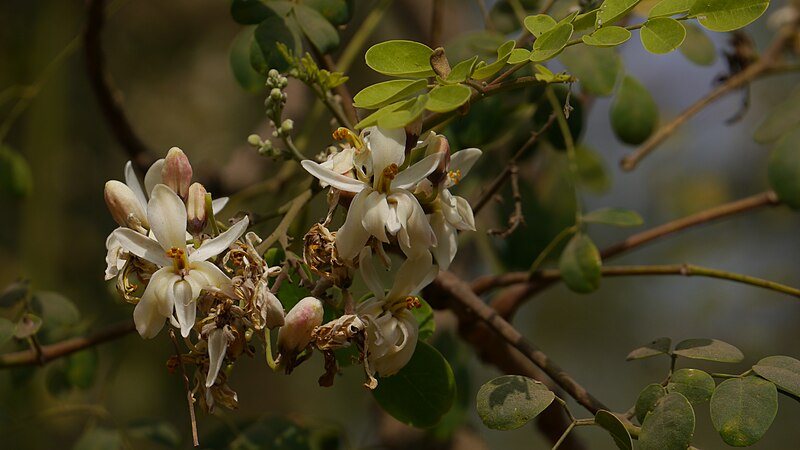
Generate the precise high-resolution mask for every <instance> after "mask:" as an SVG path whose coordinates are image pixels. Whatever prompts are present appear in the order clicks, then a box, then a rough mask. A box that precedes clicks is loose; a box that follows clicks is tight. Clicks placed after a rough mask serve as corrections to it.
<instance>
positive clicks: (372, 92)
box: [353, 79, 428, 109]
mask: <svg viewBox="0 0 800 450" xmlns="http://www.w3.org/2000/svg"><path fill="white" fill-rule="evenodd" d="M427 86H428V82H427V81H426V80H420V79H417V80H391V81H384V82H382V83H377V84H373V85H371V86H367V87H365V88H364V89H362V90H361V91H359V92H358V93H357V94H356V95H355V97H353V106H355V107H356V108H366V109H374V108H380V107H382V106H386V105H388V104H390V103H394V102H396V101H397V100H401V99H403V98H405V97H408V96H409V95H412V94H416V93H417V92H419V91H421V90H423V89H425V88H426V87H427Z"/></svg>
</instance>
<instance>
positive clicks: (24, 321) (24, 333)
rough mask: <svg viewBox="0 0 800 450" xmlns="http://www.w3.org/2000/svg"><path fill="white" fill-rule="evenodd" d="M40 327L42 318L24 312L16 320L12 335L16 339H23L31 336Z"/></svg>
mask: <svg viewBox="0 0 800 450" xmlns="http://www.w3.org/2000/svg"><path fill="white" fill-rule="evenodd" d="M41 327H42V318H41V317H39V316H37V315H35V314H31V313H26V314H25V315H24V316H22V317H21V318H20V319H19V321H18V322H17V325H16V327H15V328H14V337H16V338H17V339H25V338H28V337H30V336H33V335H34V334H36V333H37V332H38V331H39V328H41Z"/></svg>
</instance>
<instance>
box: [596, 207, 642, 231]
mask: <svg viewBox="0 0 800 450" xmlns="http://www.w3.org/2000/svg"><path fill="white" fill-rule="evenodd" d="M581 220H583V221H584V222H587V223H602V224H604V225H614V226H616V227H638V226H639V225H641V224H642V223H644V221H643V220H642V216H640V215H639V213H637V212H636V211H631V210H629V209H620V208H602V209H598V210H595V211H592V212H590V213H588V214H586V215H584V216H583V217H582V218H581Z"/></svg>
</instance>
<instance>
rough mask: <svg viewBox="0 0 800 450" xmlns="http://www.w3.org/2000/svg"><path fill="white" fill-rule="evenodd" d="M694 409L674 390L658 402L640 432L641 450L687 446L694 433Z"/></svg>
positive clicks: (660, 449) (671, 448)
mask: <svg viewBox="0 0 800 450" xmlns="http://www.w3.org/2000/svg"><path fill="white" fill-rule="evenodd" d="M694 422H695V419H694V410H693V409H692V405H691V404H690V403H689V400H686V397H684V396H683V395H681V394H679V393H677V392H672V393H669V394H667V395H665V396H664V397H663V398H661V400H659V401H658V403H656V407H655V408H653V410H652V411H651V412H650V413H649V414H648V415H647V417H645V419H644V422H643V423H642V429H641V431H640V432H639V450H673V449H679V448H681V449H683V448H687V447H688V446H689V444H690V443H691V442H692V435H693V434H694Z"/></svg>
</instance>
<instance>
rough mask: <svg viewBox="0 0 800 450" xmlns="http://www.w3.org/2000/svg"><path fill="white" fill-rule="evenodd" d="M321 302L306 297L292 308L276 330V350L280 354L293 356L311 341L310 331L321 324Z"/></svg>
mask: <svg viewBox="0 0 800 450" xmlns="http://www.w3.org/2000/svg"><path fill="white" fill-rule="evenodd" d="M322 312H323V311H322V302H321V301H319V299H316V298H314V297H306V298H304V299H302V300H300V301H299V302H297V304H296V305H294V308H292V309H291V310H290V311H289V312H288V313H287V314H286V317H285V318H284V325H283V326H282V327H281V328H280V330H278V350H279V351H280V354H281V355H286V356H288V357H293V355H295V354H297V353H298V352H300V351H302V350H303V349H304V348H306V346H307V345H308V344H309V342H311V332H312V331H314V328H316V327H318V326H320V325H322Z"/></svg>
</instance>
